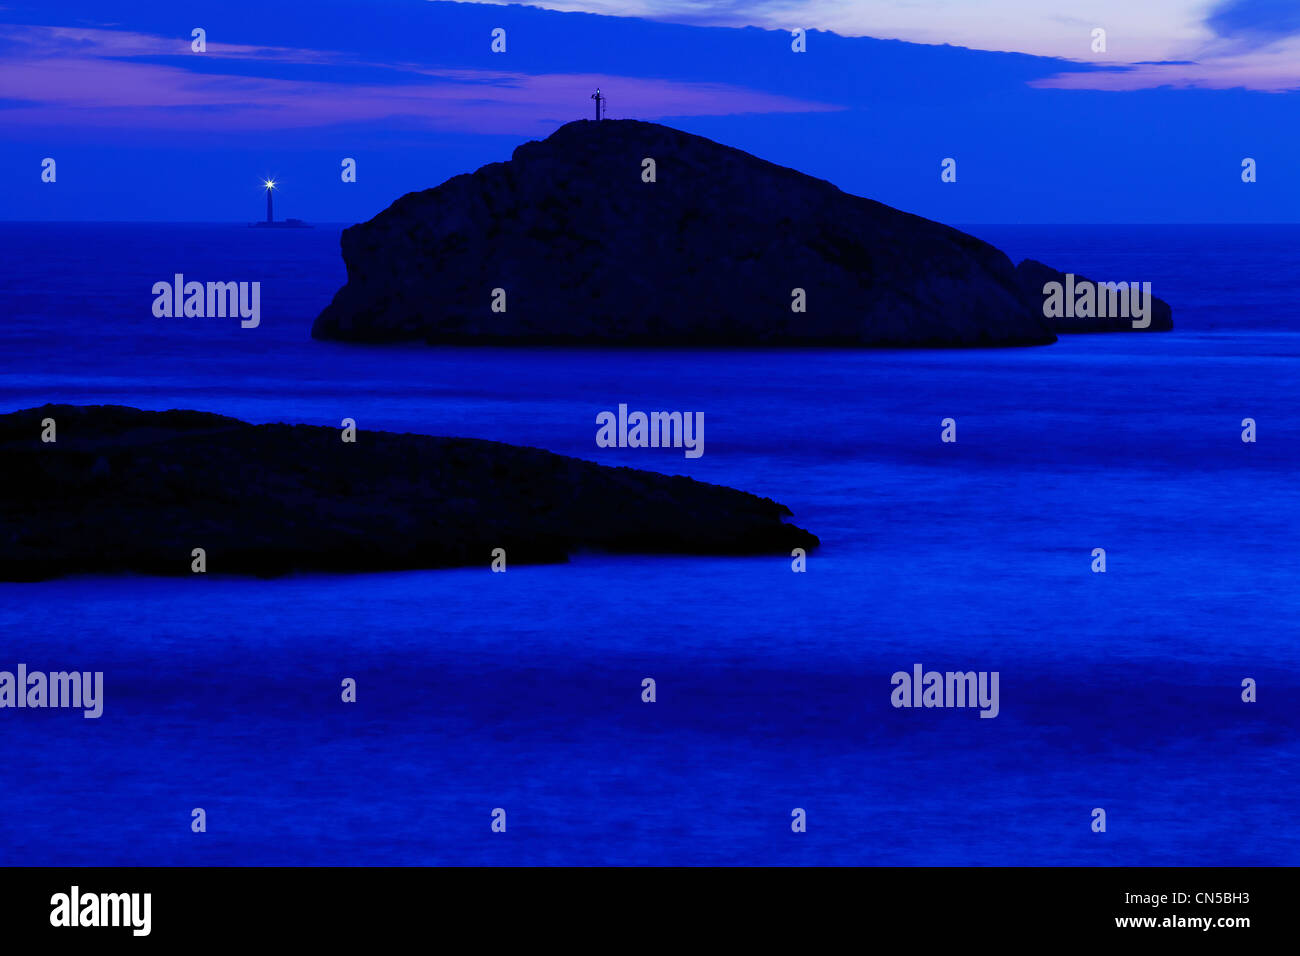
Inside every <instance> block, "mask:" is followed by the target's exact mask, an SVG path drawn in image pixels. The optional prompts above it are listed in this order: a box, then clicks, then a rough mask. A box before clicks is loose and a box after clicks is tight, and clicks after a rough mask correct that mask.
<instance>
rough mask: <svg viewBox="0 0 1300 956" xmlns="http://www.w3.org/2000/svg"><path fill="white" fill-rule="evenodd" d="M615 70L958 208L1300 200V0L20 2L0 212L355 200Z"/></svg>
mask: <svg viewBox="0 0 1300 956" xmlns="http://www.w3.org/2000/svg"><path fill="white" fill-rule="evenodd" d="M542 7H546V8H547V9H542ZM195 27H201V28H203V29H204V30H205V31H206V36H207V48H206V51H205V52H201V53H200V52H194V51H193V50H192V49H191V31H192V30H193V29H194V28H195ZM497 27H500V28H503V29H505V30H506V52H504V53H494V52H492V51H491V49H490V45H491V40H492V38H491V33H492V30H493V29H494V28H497ZM794 27H801V28H804V29H806V30H808V31H809V34H808V41H807V45H808V49H807V52H806V53H794V52H792V51H791V49H790V30H791V29H792V28H794ZM1095 29H1102V30H1105V31H1106V51H1105V52H1094V51H1093V49H1092V46H1093V31H1094V30H1095ZM827 31H830V32H827ZM882 38H884V39H882ZM1007 51H1010V52H1007ZM597 85H599V86H600V87H601V88H602V90H603V91H604V92H605V93H606V94H608V96H609V106H610V109H609V115H610V116H611V117H634V118H639V119H647V120H654V121H658V122H666V123H669V124H671V125H674V126H678V127H680V128H683V129H686V130H689V131H691V132H696V133H700V134H701V135H705V136H709V137H710V138H713V139H717V140H719V141H721V142H725V143H728V144H731V145H735V146H738V147H740V148H742V149H746V150H749V151H750V152H753V153H756V154H757V155H760V156H762V157H764V158H766V159H770V160H773V161H775V162H779V163H783V164H785V165H789V166H793V167H795V168H797V169H800V170H803V171H805V172H808V173H810V174H813V175H817V176H821V177H824V178H826V179H829V180H831V181H832V182H834V183H836V184H837V185H839V186H840V187H841V188H843V189H845V190H847V191H849V192H854V193H858V194H861V195H866V196H870V197H872V198H874V199H879V200H881V201H883V202H887V203H890V204H891V205H894V206H898V207H899V208H903V209H907V210H909V211H912V212H917V213H920V214H921V215H925V216H929V217H931V218H935V219H939V220H942V221H945V222H953V223H974V222H1118V223H1125V222H1216V221H1227V222H1232V221H1240V222H1253V221H1265V222H1280V221H1298V220H1300V190H1297V188H1296V186H1295V181H1296V177H1297V175H1300V124H1297V122H1296V107H1297V105H1300V0H1211V2H1190V0H1141V2H1137V0H1088V2H1084V3H1079V2H1074V3H1064V2H1054V0H745V2H741V0H553V2H546V3H544V4H542V5H540V6H529V7H524V6H518V5H498V4H469V3H465V4H462V3H445V2H429V0H314V2H312V3H301V4H299V3H292V4H290V3H275V2H258V3H253V2H249V0H219V2H198V3H187V4H176V3H175V2H174V0H169V2H160V0H133V2H132V3H129V4H125V5H122V6H121V7H120V8H119V7H112V8H110V7H106V6H105V5H104V4H103V3H95V2H87V0H62V2H60V3H59V4H57V5H54V4H49V3H47V2H44V0H37V2H30V0H0V176H2V177H3V181H4V182H5V184H6V187H5V189H4V190H3V191H0V218H4V219H19V220H27V219H32V220H45V219H156V220H190V221H196V220H197V221H202V220H212V221H216V220H230V221H247V220H250V219H255V218H257V217H258V216H259V208H260V207H261V206H262V201H261V193H260V191H259V189H258V186H257V183H258V181H259V180H260V179H261V178H262V177H264V176H268V175H274V176H275V177H276V178H277V179H279V180H281V181H282V183H283V188H282V190H281V192H280V194H279V196H278V197H277V210H278V211H279V212H280V213H281V214H282V215H291V216H300V217H302V218H305V219H308V220H312V221H319V222H353V221H358V220H362V219H366V218H369V217H370V216H372V215H374V214H375V213H377V212H378V211H379V210H381V209H382V208H384V207H385V206H387V205H388V204H389V203H390V202H392V201H393V200H394V199H396V198H397V197H398V196H400V195H402V194H403V193H405V192H408V191H410V190H414V189H422V188H428V187H431V186H435V185H437V184H438V183H440V182H442V181H443V180H445V179H446V178H448V177H450V176H453V175H456V174H458V173H461V172H468V171H470V170H472V169H474V168H476V167H477V166H479V165H482V164H483V163H486V162H492V161H497V160H502V159H507V158H508V157H509V154H510V151H511V150H512V149H513V148H514V147H515V146H516V145H518V144H519V143H520V142H522V141H524V140H527V139H532V138H540V137H544V136H546V135H547V134H548V133H549V132H550V131H552V130H554V129H555V128H556V127H557V126H558V125H560V124H561V123H564V122H567V121H569V120H572V119H577V118H583V117H586V116H588V115H589V113H590V108H591V103H590V100H589V99H588V97H589V95H590V93H591V90H592V88H593V87H595V86H597ZM45 157H51V158H53V159H55V161H56V163H57V181H56V182H55V183H52V184H51V183H42V182H41V178H40V173H41V161H42V159H44V158H45ZM344 157H351V158H354V159H356V160H357V167H358V177H357V182H355V183H343V182H342V181H341V179H340V176H339V170H340V163H341V160H342V159H343V158H344ZM946 157H954V158H955V159H956V160H957V163H958V180H957V182H956V183H955V184H954V183H949V184H943V183H941V182H940V180H939V171H940V163H941V160H943V159H944V158H946ZM1245 157H1251V158H1253V159H1255V160H1256V161H1257V162H1258V164H1259V181H1258V182H1256V183H1253V184H1244V183H1242V181H1241V175H1240V173H1241V162H1242V160H1243V159H1244V158H1245Z"/></svg>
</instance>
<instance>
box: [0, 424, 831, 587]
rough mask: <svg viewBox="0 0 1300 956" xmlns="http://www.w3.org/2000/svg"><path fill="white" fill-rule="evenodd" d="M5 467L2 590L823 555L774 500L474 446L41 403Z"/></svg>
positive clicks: (10, 437)
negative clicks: (196, 565) (146, 577)
mask: <svg viewBox="0 0 1300 956" xmlns="http://www.w3.org/2000/svg"><path fill="white" fill-rule="evenodd" d="M45 418H52V419H54V420H55V423H56V426H57V438H58V440H57V442H54V443H49V444H45V443H42V442H41V440H40V434H41V422H42V420H43V419H45ZM0 460H3V461H4V468H5V473H6V475H5V480H4V482H3V483H0V580H40V579H44V578H49V577H57V576H61V575H66V574H75V573H85V572H112V571H138V572H147V573H154V574H188V573H190V570H191V567H190V565H191V560H192V559H191V552H192V550H193V549H194V548H203V549H204V550H205V552H206V561H207V570H208V572H210V573H249V574H259V575H272V574H280V573H285V572H289V571H294V570H336V571H345V570H353V571H357V570H387V569H403V568H435V567H452V566H459V565H481V566H483V567H484V568H487V566H488V565H489V563H490V560H491V552H492V549H494V548H505V549H506V556H507V560H508V561H509V562H510V563H511V564H519V563H530V562H549V561H563V560H565V559H566V557H567V556H568V555H570V554H571V553H573V552H574V551H576V550H580V549H593V550H603V551H611V552H644V553H684V554H768V553H770V554H782V555H789V553H790V550H791V549H792V548H795V547H802V548H805V549H811V548H813V547H816V545H817V543H818V542H817V538H816V537H815V536H813V535H812V534H809V533H808V532H807V531H804V530H802V529H800V528H797V527H795V526H794V525H790V524H786V523H785V522H784V521H783V518H784V517H785V516H787V515H789V514H790V512H789V510H788V509H787V508H786V507H785V506H783V505H780V504H777V503H776V502H774V501H772V500H771V499H768V498H760V497H757V496H755V495H751V494H748V493H746V492H743V491H736V490H734V489H731V488H724V487H721V486H719V485H710V484H704V483H702V482H698V481H695V480H693V479H690V478H685V477H680V476H679V477H668V476H666V475H660V474H655V473H653V472H648V471H640V470H636V469H632V468H612V467H608V466H604V465H597V464H593V463H591V462H585V461H580V460H578V459H575V458H566V457H563V456H560V455H555V454H552V453H550V452H547V451H542V450H540V449H536V448H522V447H518V446H514V445H505V444H501V443H499V442H490V441H479V440H474V439H457V438H434V437H430V436H426V435H409V434H393V433H390V432H378V431H365V430H362V431H360V432H359V433H358V434H357V440H356V442H355V443H345V442H343V441H342V440H341V438H340V433H339V430H338V429H334V428H325V427H318V426H308V425H250V424H247V423H245V422H241V421H238V420H237V419H233V418H226V417H223V416H221V415H213V414H208V413H206V412H195V411H168V412H148V411H141V410H139V409H135V408H127V407H124V406H120V405H102V406H73V405H46V406H44V407H42V408H36V409H27V410H24V411H19V412H12V413H10V414H7V415H0ZM485 573H486V572H485Z"/></svg>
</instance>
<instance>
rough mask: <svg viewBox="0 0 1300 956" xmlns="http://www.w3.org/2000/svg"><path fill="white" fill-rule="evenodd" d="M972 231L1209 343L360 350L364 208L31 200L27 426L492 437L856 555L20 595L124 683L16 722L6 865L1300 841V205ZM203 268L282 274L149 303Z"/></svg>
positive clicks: (1216, 847)
mask: <svg viewBox="0 0 1300 956" xmlns="http://www.w3.org/2000/svg"><path fill="white" fill-rule="evenodd" d="M965 228H967V229H968V230H969V231H971V232H974V233H975V234H977V235H979V236H981V237H982V238H985V239H988V240H989V241H992V242H993V243H995V244H996V245H998V246H1000V247H1001V248H1003V249H1004V250H1006V251H1007V252H1008V253H1009V254H1010V255H1011V256H1012V257H1013V258H1016V259H1018V258H1020V257H1023V256H1032V257H1034V258H1039V259H1042V260H1044V261H1046V262H1048V263H1049V264H1052V265H1054V266H1056V267H1058V268H1061V269H1063V270H1067V271H1075V272H1078V273H1083V274H1086V275H1089V276H1091V277H1093V278H1096V279H1112V280H1116V281H1118V280H1128V281H1150V282H1151V283H1152V286H1153V291H1154V293H1155V294H1156V295H1158V296H1160V297H1162V298H1164V299H1166V300H1167V301H1169V302H1170V303H1171V304H1172V305H1173V309H1174V321H1175V324H1176V329H1175V331H1173V332H1171V333H1168V334H1162V335H1156V334H1152V335H1109V336H1105V335H1103V336H1088V337H1066V338H1062V339H1061V341H1059V342H1058V343H1056V344H1054V345H1051V346H1046V347H1038V348H1019V349H1006V350H976V351H835V350H775V351H760V350H742V351H722V350H710V351H689V350H657V351H656V350H625V351H618V350H614V351H602V350H594V349H534V350H527V349H488V348H477V349H471V348H426V347H367V346H356V345H342V344H329V343H322V342H316V341H313V340H312V339H311V338H310V336H309V329H310V326H311V322H312V320H313V318H314V317H315V316H316V314H317V313H318V312H319V310H320V309H321V308H322V307H323V306H324V305H325V304H326V303H327V302H328V301H329V299H330V297H331V296H332V295H333V293H334V291H335V290H336V289H337V288H338V287H339V286H340V285H341V284H342V282H343V280H344V270H343V264H342V260H341V258H340V256H339V252H338V234H339V227H317V228H315V229H312V230H297V231H295V230H285V231H274V232H268V231H264V230H251V229H248V228H245V227H243V226H239V225H151V224H122V225H115V224H94V225H77V224H62V225H60V224H43V225H33V224H17V223H7V224H0V262H3V266H0V303H2V306H3V307H2V310H0V412H7V411H12V410H15V409H20V408H28V407H32V406H36V405H41V404H44V403H46V402H72V403H118V404H125V405H133V406H138V407H142V408H150V409H166V408H173V407H179V408H196V409H204V410H210V411H216V412H222V413H225V414H228V415H234V416H237V417H240V418H243V419H246V420H249V421H254V422H272V421H283V422H306V423H313V424H322V425H331V426H335V427H338V426H339V423H340V421H341V420H342V419H343V418H345V417H349V418H354V419H355V420H356V422H357V424H358V427H359V428H361V429H367V428H369V429H389V430H399V431H411V432H420V433H427V434H436V435H462V436H473V437H481V438H491V439H497V440H501V441H506V442H513V443H519V444H525V445H534V446H539V447H542V448H547V449H550V450H552V451H555V452H559V453H562V454H566V455H574V456H578V457H581V458H587V459H592V460H595V461H599V462H603V463H608V464H624V465H632V466H636V467H640V468H647V469H651V470H655V471H662V472H668V473H680V474H687V475H691V476H694V477H696V478H699V479H701V480H705V481H711V482H718V483H722V484H726V485H732V486H735V487H738V488H743V489H746V490H749V491H753V492H757V493H759V494H762V495H766V496H770V497H772V498H774V499H775V500H777V501H780V502H783V503H785V504H786V505H788V506H789V507H790V509H791V510H792V511H793V512H794V520H795V522H796V523H797V524H799V525H801V526H803V527H805V528H808V529H809V530H811V531H813V532H814V533H816V534H817V535H819V536H820V538H821V540H822V547H821V549H820V550H819V551H816V552H814V553H813V554H812V555H811V556H810V557H809V559H808V566H807V572H806V573H803V574H797V573H793V572H792V571H791V567H790V559H789V558H785V557H779V556H778V557H772V558H743V559H741V558H686V557H682V558H677V557H618V558H610V557H602V556H599V555H586V556H582V557H580V558H578V559H576V560H575V561H573V562H572V563H570V564H566V565H556V566H545V567H526V566H518V565H512V566H510V567H509V570H508V572H507V573H505V574H493V573H491V572H490V571H489V568H488V556H486V555H485V556H484V564H483V567H481V568H472V569H464V570H452V571H430V572H408V573H396V574H357V575H352V574H335V575H299V576H291V577H287V578H281V579H276V580H256V579H245V578H238V577H227V576H222V575H221V574H218V573H210V574H207V575H187V576H184V577H177V578H168V579H161V578H151V577H142V576H105V577H75V578H69V579H63V580H55V581H49V582H45V583H37V584H0V669H4V670H13V669H14V667H15V666H16V665H17V664H18V663H20V662H21V663H25V664H26V665H27V666H28V668H29V669H32V670H36V669H43V670H64V669H77V670H90V671H103V672H104V682H105V689H104V698H105V699H104V713H103V716H102V717H101V718H100V719H98V720H88V719H84V718H83V717H82V716H81V713H80V711H67V710H22V711H18V710H3V711H0V863H4V864H50V865H64V864H92V863H93V864H103V865H118V864H127V865H129V864H184V865H206V864H221V865H226V864H380V863H392V864H733V863H738V864H1048V865H1055V864H1084V865H1109V864H1137V865H1148V864H1149V865H1168V864H1215V865H1217V864H1225V865H1226V864H1290V865H1295V864H1300V823H1298V821H1300V633H1298V631H1297V621H1298V620H1300V588H1298V587H1297V578H1298V575H1300V552H1298V547H1300V534H1298V533H1297V532H1298V531H1300V492H1298V490H1297V489H1298V487H1300V486H1298V482H1297V467H1296V466H1297V463H1298V462H1300V407H1298V404H1297V401H1296V390H1297V385H1298V384H1300V381H1298V376H1297V370H1298V369H1300V292H1298V291H1297V290H1298V289H1300V263H1298V261H1297V257H1296V252H1295V250H1296V248H1297V243H1298V241H1300V226H1275V227H1267V226H1265V227H1222V226H1205V227H1195V226H1178V227H1153V226H1143V227H1127V226H1111V227H1100V226H1091V227H1068V226H1033V227H1031V226H968V227H965ZM175 273H183V274H184V275H185V276H186V277H187V279H195V280H199V281H209V280H212V281H228V280H233V281H259V282H261V283H262V302H261V324H260V326H259V327H258V328H256V329H243V328H240V326H239V323H238V321H237V320H233V319H195V318H189V319H185V318H170V319H168V318H155V317H154V315H153V313H152V303H153V295H152V293H151V287H152V285H153V283H155V282H157V281H162V280H171V279H172V277H173V275H174V274H175ZM436 306H437V303H431V307H434V308H436ZM619 403H627V404H628V406H629V408H632V409H638V408H639V409H680V410H688V411H701V412H703V413H704V416H705V423H706V430H705V453H704V455H703V457H701V458H698V459H687V458H685V457H684V455H683V453H682V450H681V449H624V450H615V449H601V448H597V447H596V444H595V433H596V426H595V416H596V414H597V413H598V412H599V411H602V410H605V409H616V408H617V406H618V404H619ZM948 417H951V418H954V419H955V420H956V422H957V438H958V440H957V442H956V443H955V444H945V443H942V442H941V441H940V421H941V419H944V418H948ZM1244 418H1253V419H1255V421H1256V422H1257V429H1258V441H1257V442H1255V443H1253V444H1252V443H1245V442H1243V441H1242V440H1241V432H1242V426H1241V422H1242V420H1243V419H1244ZM4 467H5V465H4V463H3V462H0V474H2V472H3V469H4ZM0 480H3V477H0ZM234 490H235V491H236V492H237V493H238V494H241V495H244V496H247V497H248V498H249V499H250V500H252V499H254V498H256V496H257V495H258V493H259V489H258V488H257V487H256V486H255V485H250V486H248V487H244V488H239V489H234ZM0 533H3V529H0ZM1094 548H1104V549H1105V551H1106V555H1107V570H1106V573H1104V574H1099V573H1093V572H1092V570H1091V565H1092V560H1093V559H1092V556H1091V554H1092V551H1093V549H1094ZM916 663H920V664H922V665H923V666H924V668H925V669H927V670H929V669H934V670H940V671H947V670H961V671H966V670H975V671H997V672H998V673H999V675H1000V713H999V715H998V716H997V717H996V718H994V719H981V718H980V717H979V716H978V711H977V710H974V709H969V708H968V709H960V708H931V709H925V708H920V709H910V708H909V709H904V708H898V709H896V708H894V707H892V706H891V704H890V694H891V690H892V685H891V682H890V677H891V675H892V674H893V673H894V672H896V671H900V670H901V671H909V672H910V671H911V669H912V666H913V665H914V664H916ZM346 677H351V678H354V679H355V680H356V681H357V685H358V692H357V694H358V699H357V702H356V703H355V704H345V703H343V702H342V701H341V700H340V682H341V681H342V679H343V678H346ZM645 677H652V678H654V679H655V681H656V682H657V698H658V699H657V700H656V702H654V703H653V704H648V703H643V702H642V700H641V681H642V679H643V678H645ZM1246 678H1251V679H1253V680H1255V681H1256V682H1257V687H1258V700H1257V701H1256V702H1254V703H1246V702H1243V700H1242V699H1241V694H1242V681H1243V680H1244V679H1246ZM197 807H201V808H203V809H204V810H205V811H206V814H207V832H206V833H194V832H191V826H190V824H191V811H192V809H194V808H197ZM495 808H504V809H505V810H506V812H507V821H508V822H507V830H506V832H505V833H494V832H492V830H491V814H492V811H493V810H494V809H495ZM794 808H802V809H804V810H805V811H806V814H807V832H806V833H794V832H792V830H791V812H792V810H793V809H794ZM1094 808H1103V809H1104V810H1105V811H1106V815H1107V829H1106V832H1104V833H1097V832H1093V830H1092V825H1091V824H1092V819H1093V817H1092V811H1093V810H1094Z"/></svg>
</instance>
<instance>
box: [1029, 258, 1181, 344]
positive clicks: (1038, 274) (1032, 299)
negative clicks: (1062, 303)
mask: <svg viewBox="0 0 1300 956" xmlns="http://www.w3.org/2000/svg"><path fill="white" fill-rule="evenodd" d="M1016 279H1017V280H1018V281H1019V283H1020V294H1021V297H1022V298H1023V299H1024V300H1025V304H1026V305H1027V306H1028V307H1029V308H1031V309H1034V310H1036V311H1037V313H1038V314H1039V315H1042V314H1043V303H1044V301H1045V300H1046V298H1047V296H1046V293H1044V292H1043V287H1044V286H1045V285H1047V283H1049V282H1058V283H1060V284H1061V286H1062V293H1063V296H1064V293H1065V288H1066V276H1065V273H1063V272H1058V271H1056V270H1055V269H1053V268H1052V267H1051V266H1045V265H1043V264H1042V263H1041V262H1038V261H1037V260H1035V259H1026V260H1024V261H1023V262H1021V263H1020V265H1018V266H1016ZM1118 281H1119V280H1116V282H1117V283H1118ZM1085 282H1086V283H1090V284H1092V285H1093V286H1094V287H1095V286H1096V285H1097V283H1095V282H1093V280H1091V279H1089V278H1088V277H1087V276H1081V275H1079V274H1078V273H1075V274H1074V283H1073V284H1074V287H1075V288H1078V287H1079V286H1080V285H1081V284H1082V283H1085ZM1110 298H1111V296H1110V292H1109V290H1107V292H1106V295H1105V300H1106V308H1107V311H1109V310H1110V309H1112V308H1113V305H1114V304H1113V303H1111V301H1110ZM1150 318H1151V324H1150V325H1149V326H1147V327H1146V328H1145V329H1135V328H1133V319H1132V317H1131V316H1129V315H1117V314H1109V315H1106V316H1098V315H1095V314H1094V315H1091V316H1079V315H1073V316H1070V315H1061V316H1056V317H1052V318H1047V317H1045V318H1044V320H1043V321H1045V322H1047V323H1048V324H1049V325H1051V327H1052V330H1053V331H1055V332H1059V333H1077V332H1168V331H1169V330H1170V329H1172V328H1173V327H1174V311H1173V309H1172V308H1170V306H1169V303H1168V302H1166V301H1165V300H1164V299H1159V298H1156V296H1155V295H1152V296H1151V305H1150Z"/></svg>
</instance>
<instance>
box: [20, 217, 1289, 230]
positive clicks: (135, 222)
mask: <svg viewBox="0 0 1300 956" xmlns="http://www.w3.org/2000/svg"><path fill="white" fill-rule="evenodd" d="M376 215H378V213H377V214H376ZM911 215H916V214H915V213H912V214H911ZM371 218H372V219H373V218H374V217H373V216H372V217H371ZM921 218H926V217H924V216H922V217H921ZM264 221H265V220H248V219H3V218H0V224H3V225H13V226H18V225H23V226H57V225H64V226H70V225H87V226H89V225H98V226H247V225H250V224H253V223H261V222H264ZM277 221H283V220H277ZM300 221H301V222H306V223H307V224H308V225H313V226H354V225H360V224H361V222H369V221H370V220H368V219H366V220H360V221H358V222H346V221H343V220H336V221H330V220H323V219H321V220H305V219H304V220H300ZM932 221H934V222H939V220H937V219H936V220H932ZM940 225H945V226H950V227H952V228H954V229H958V228H966V227H968V226H1110V227H1113V228H1125V227H1129V226H1300V220H1283V221H1276V220H1269V221H1242V220H1221V221H1217V222H1214V221H1206V220H1195V219H1185V220H1184V219H1178V220H1160V221H1158V222H1156V221H1151V222H1102V221H1093V222H1023V221H1022V222H1005V221H1003V222H988V221H986V222H941V223H940Z"/></svg>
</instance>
